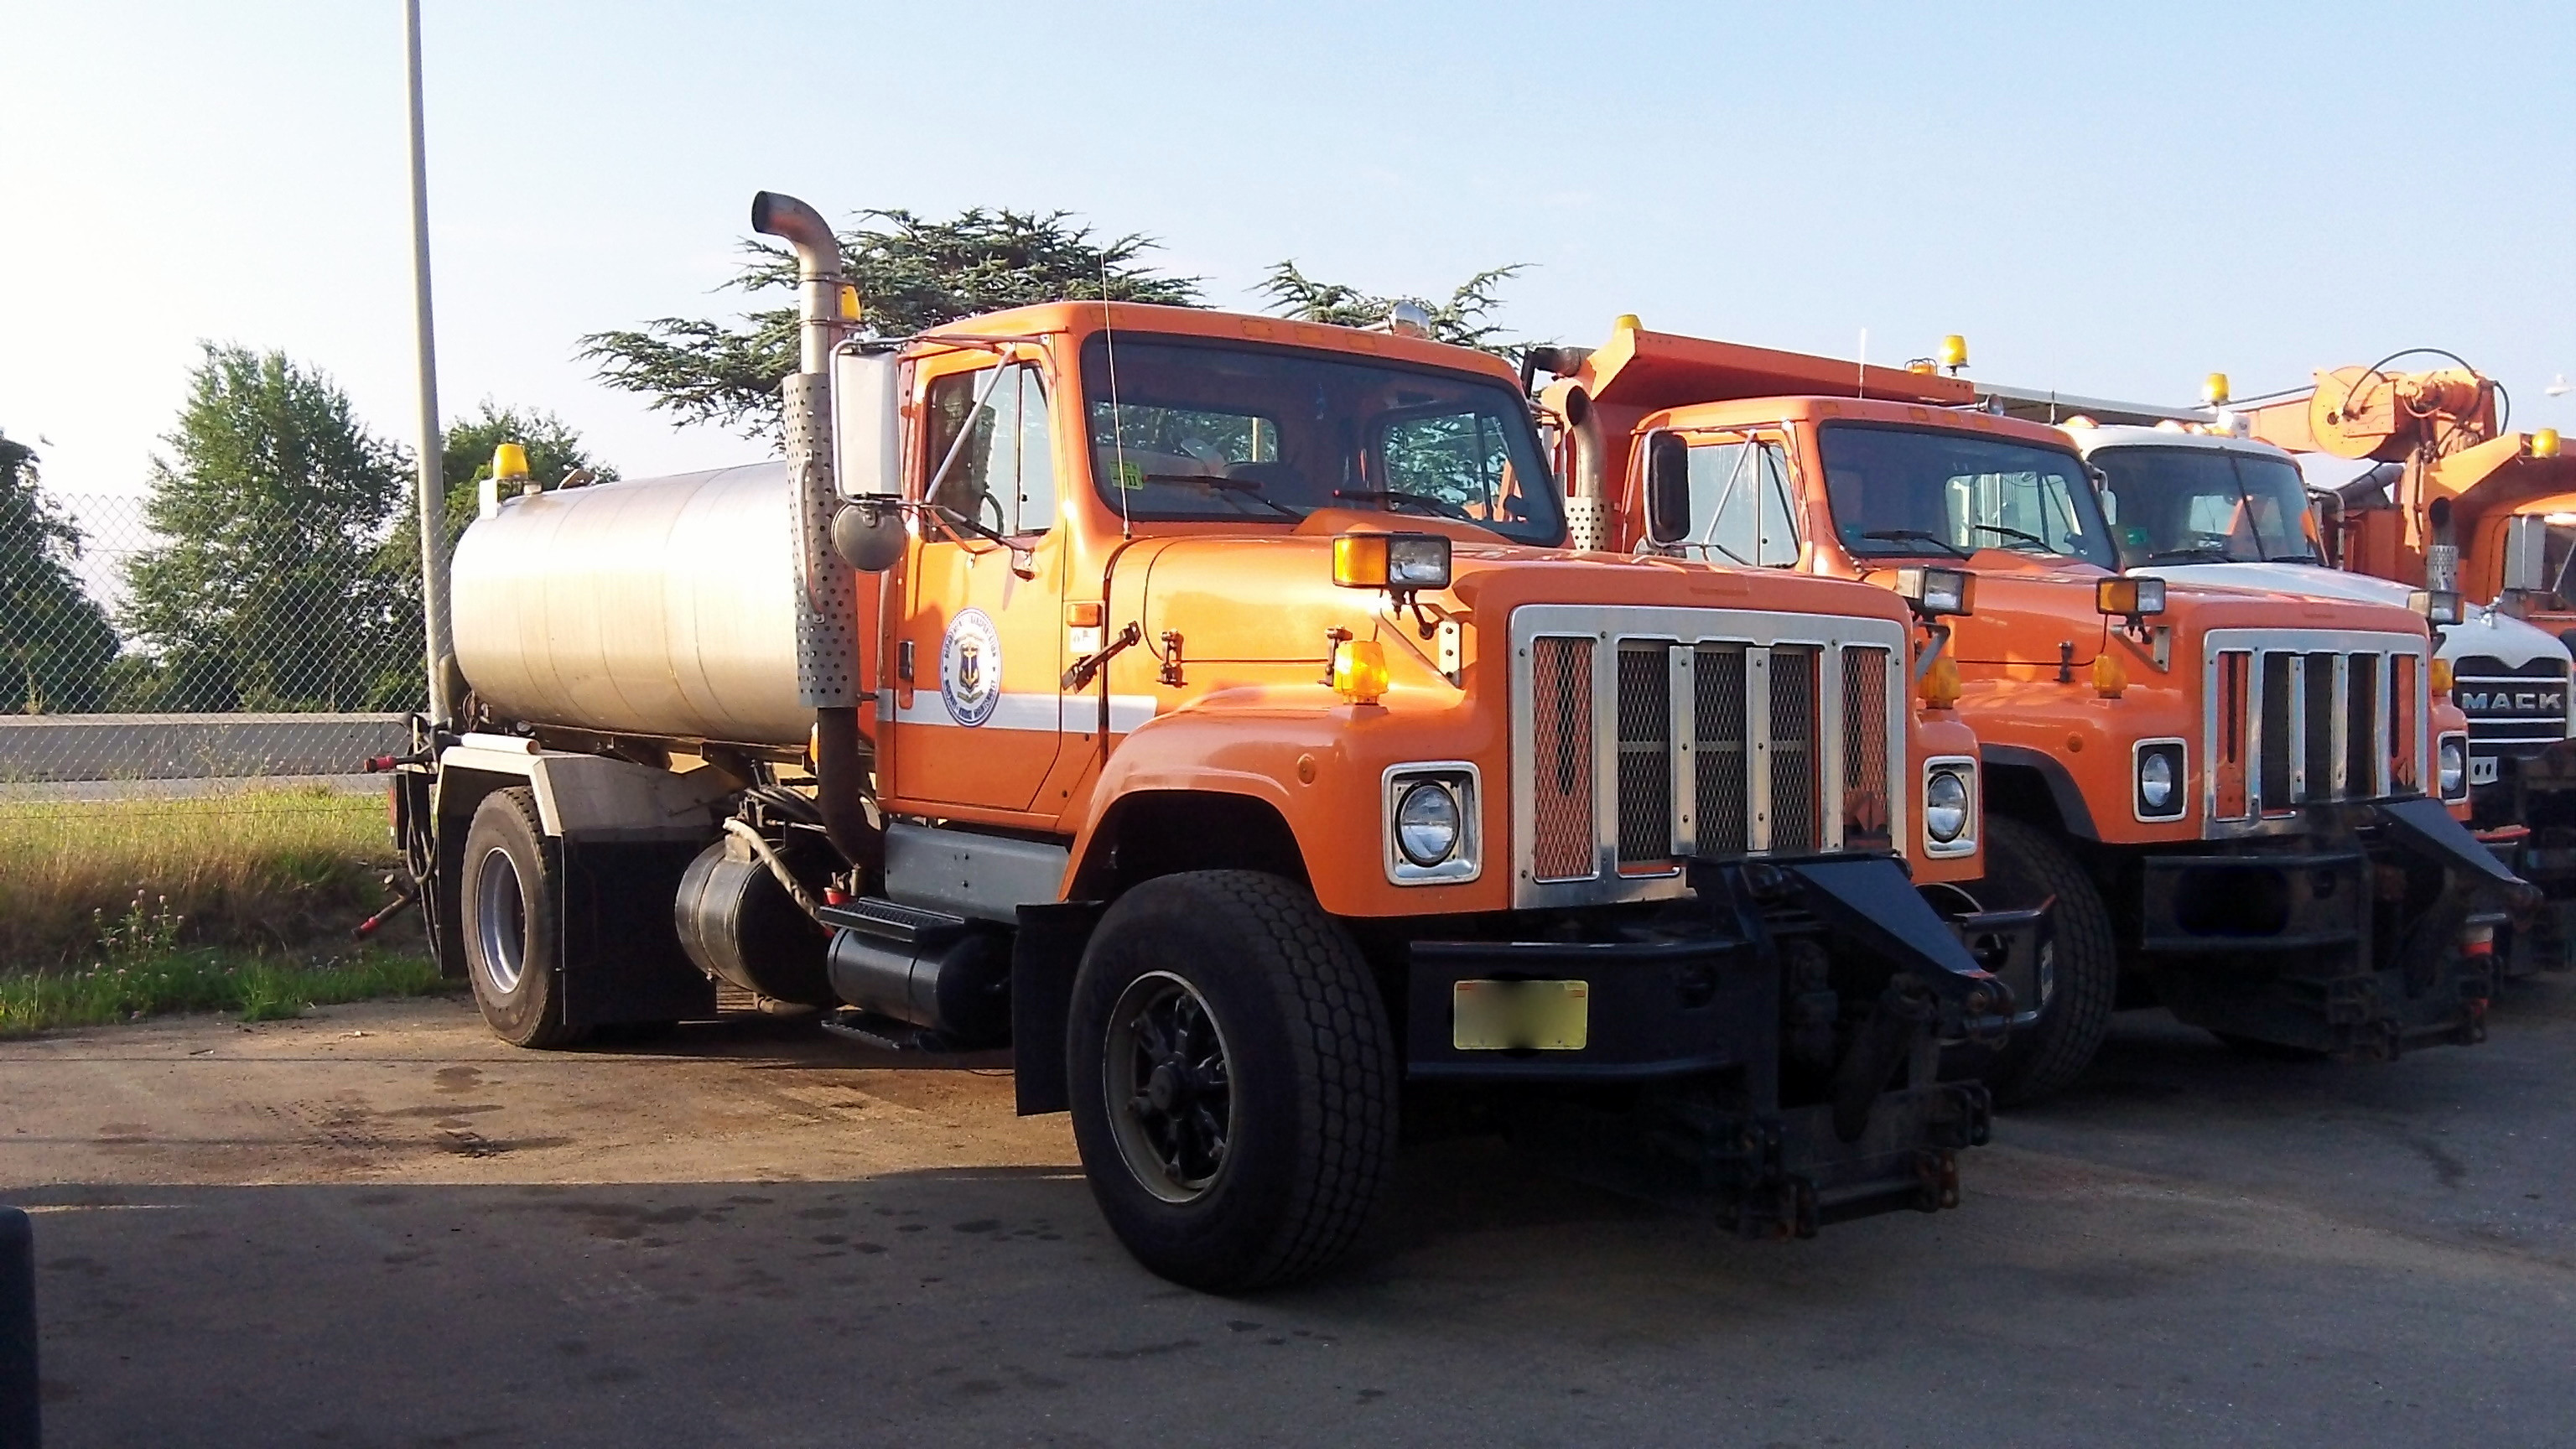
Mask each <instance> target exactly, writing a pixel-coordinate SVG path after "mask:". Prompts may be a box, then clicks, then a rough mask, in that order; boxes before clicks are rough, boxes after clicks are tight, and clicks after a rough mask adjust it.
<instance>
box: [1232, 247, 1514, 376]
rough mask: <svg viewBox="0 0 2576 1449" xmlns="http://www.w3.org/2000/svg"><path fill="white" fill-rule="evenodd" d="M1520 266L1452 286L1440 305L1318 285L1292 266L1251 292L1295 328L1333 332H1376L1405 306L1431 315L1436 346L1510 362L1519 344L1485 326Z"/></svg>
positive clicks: (1277, 269)
mask: <svg viewBox="0 0 2576 1449" xmlns="http://www.w3.org/2000/svg"><path fill="white" fill-rule="evenodd" d="M1528 265H1529V264H1528V263H1526V262H1514V263H1512V264H1511V265H1510V266H1504V267H1489V268H1487V269H1486V270H1484V271H1481V272H1478V273H1477V274H1475V275H1474V276H1472V277H1469V278H1468V279H1467V280H1466V281H1464V282H1461V283H1459V284H1458V286H1457V288H1456V289H1455V290H1453V291H1451V292H1450V294H1449V299H1448V300H1447V301H1445V302H1434V301H1432V300H1430V299H1429V298H1427V297H1412V296H1388V297H1381V296H1378V295H1376V294H1375V293H1371V292H1363V291H1361V290H1359V289H1358V288H1356V287H1350V286H1345V285H1343V284H1342V283H1340V282H1319V281H1316V280H1315V279H1314V278H1312V277H1309V276H1307V275H1306V274H1305V273H1304V272H1302V271H1299V270H1298V268H1297V264H1296V263H1295V262H1294V261H1285V262H1281V263H1279V264H1277V265H1276V266H1273V267H1272V268H1271V269H1270V271H1269V273H1268V274H1267V275H1266V276H1264V277H1263V278H1262V280H1261V285H1260V286H1259V287H1257V288H1255V289H1254V290H1256V291H1258V292H1260V293H1261V294H1262V295H1264V296H1266V297H1268V298H1269V302H1270V310H1271V311H1273V312H1275V313H1277V314H1279V315H1280V316H1283V317H1294V318H1296V319H1297V320H1298V321H1300V322H1322V323H1327V324H1330V325H1332V326H1336V327H1382V326H1384V325H1386V317H1387V313H1388V312H1389V311H1391V310H1393V309H1394V307H1395V305H1396V304H1397V303H1399V302H1411V303H1413V304H1415V305H1416V306H1419V307H1421V308H1422V309H1423V310H1424V311H1426V312H1428V313H1430V314H1431V335H1432V336H1433V337H1434V338H1436V339H1437V340H1439V341H1442V342H1452V343H1456V344H1457V345H1458V346H1460V347H1474V348H1479V349H1481V350H1483V351H1486V352H1493V353H1500V354H1502V355H1504V356H1507V357H1516V356H1518V355H1519V353H1520V350H1521V349H1522V348H1523V347H1525V346H1527V345H1528V344H1527V343H1525V342H1516V341H1508V340H1506V339H1505V338H1504V337H1503V328H1502V324H1501V323H1498V322H1494V321H1491V320H1489V319H1490V317H1491V315H1492V313H1493V311H1494V309H1495V308H1496V307H1499V306H1501V305H1502V297H1501V293H1500V289H1501V287H1502V284H1503V283H1505V282H1508V281H1510V280H1511V279H1512V278H1514V277H1516V276H1519V275H1520V274H1521V273H1522V272H1523V271H1526V270H1527V269H1528Z"/></svg>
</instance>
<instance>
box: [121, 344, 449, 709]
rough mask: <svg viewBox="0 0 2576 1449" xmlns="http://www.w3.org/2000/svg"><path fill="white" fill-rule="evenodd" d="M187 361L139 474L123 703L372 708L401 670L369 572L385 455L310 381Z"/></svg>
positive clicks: (388, 482)
mask: <svg viewBox="0 0 2576 1449" xmlns="http://www.w3.org/2000/svg"><path fill="white" fill-rule="evenodd" d="M204 346H205V360H204V361H203V362H202V363H201V364H200V365H199V366H198V367H197V368H196V369H195V370H194V371H193V372H191V374H190V375H189V387H188V400H187V403H186V405H185V406H184V407H183V408H182V409H181V410H180V414H179V425H178V427H177V429H176V430H175V431H173V432H171V433H170V434H168V435H167V436H166V437H165V438H164V439H163V441H164V442H166V443H167V444H168V445H169V447H170V450H171V456H170V457H169V458H167V459H164V458H161V457H158V456H156V457H155V458H154V459H153V460H152V479H151V481H152V495H151V501H150V503H149V504H148V505H147V507H146V510H145V516H146V517H147V518H148V519H149V520H150V521H151V524H152V528H153V531H154V532H155V533H156V534H158V535H159V536H160V537H161V538H162V539H163V540H164V542H162V543H160V544H159V545H157V546H155V547H153V548H150V549H147V550H145V551H144V552H143V553H141V554H139V555H137V556H136V558H135V560H134V561H133V563H132V564H131V566H130V567H129V568H128V570H127V573H126V581H127V584H128V587H129V591H130V600H129V602H128V604H127V605H126V608H125V610H124V614H123V618H122V623H123V624H124V626H125V629H126V631H127V633H128V634H129V635H130V636H132V637H133V638H134V639H135V640H136V641H137V642H138V645H139V652H140V656H141V657H140V658H139V659H137V660H136V661H135V662H134V666H133V667H132V668H131V669H130V670H129V671H128V674H127V679H126V681H125V686H124V688H125V693H126V694H127V697H128V699H129V700H130V702H131V704H132V705H133V706H134V707H136V708H146V709H177V710H231V709H303V710H317V709H358V708H364V707H367V706H370V705H381V704H382V703H383V702H384V701H383V698H382V691H383V689H384V688H385V687H386V684H387V681H388V679H389V678H390V677H393V671H398V669H399V667H400V666H399V661H401V660H403V659H405V658H407V657H409V656H412V655H417V654H418V652H419V645H418V644H417V642H415V639H414V637H412V636H407V635H406V634H405V633H404V632H403V630H402V627H401V626H402V622H403V608H402V606H403V600H402V596H401V594H400V593H399V591H398V590H396V589H395V588H393V587H392V585H391V583H390V581H389V580H388V579H387V578H386V576H385V574H384V572H383V570H382V569H381V568H380V567H379V566H378V559H379V555H380V554H381V552H382V550H383V546H384V543H385V540H386V538H387V536H388V530H389V529H390V528H391V527H392V526H393V524H394V521H395V520H396V518H397V517H398V516H399V515H400V514H401V512H402V508H403V504H404V502H405V496H406V494H407V492H408V490H407V488H406V487H405V482H406V478H407V472H406V469H405V466H404V459H403V454H402V450H401V449H400V448H398V447H396V446H394V445H392V444H389V443H386V442H384V441H381V440H379V439H377V438H375V437H373V436H371V435H370V434H369V433H368V432H367V430H366V429H365V428H364V427H362V426H361V425H360V424H359V423H358V421H357V419H356V418H355V416H353V415H352V413H351V411H350V408H349V399H348V397H347V395H346V394H344V393H342V392H341V391H340V389H339V388H338V387H337V386H336V385H334V384H333V383H332V381H331V380H330V378H329V377H327V376H326V375H324V374H323V373H321V372H319V371H318V370H314V369H310V368H305V367H300V366H298V365H296V364H295V363H294V362H291V361H289V360H288V358H287V357H286V355H285V354H284V353H281V352H269V353H265V354H258V353H253V352H251V351H250V350H249V349H247V348H243V347H238V346H223V347H218V346H215V345H213V344H211V343H208V344H205V345H204ZM410 667H411V670H412V673H413V674H414V675H417V674H418V672H419V666H418V664H417V663H416V662H415V663H413V664H412V665H411V666H410Z"/></svg>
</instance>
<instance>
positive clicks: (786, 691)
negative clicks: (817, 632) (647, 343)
mask: <svg viewBox="0 0 2576 1449" xmlns="http://www.w3.org/2000/svg"><path fill="white" fill-rule="evenodd" d="M451 577H452V580H453V582H452V583H451V585H450V601H451V608H452V610H453V613H454V616H455V641H456V663H457V667H458V668H459V669H461V670H462V671H463V672H464V675H465V679H466V682H467V683H469V684H471V685H473V687H474V692H475V694H476V696H477V697H479V698H480V699H481V700H482V701H483V702H484V703H485V704H486V705H488V706H490V707H491V709H492V710H493V711H494V712H495V713H496V714H497V715H499V716H501V717H503V718H505V719H510V720H519V721H525V722H528V723H532V724H555V725H569V726H575V727H579V728H585V729H594V730H603V731H612V732H616V733H621V734H642V735H658V736H663V737H667V738H676V739H695V740H722V741H728V742H734V743H742V744H766V745H792V744H802V743H804V741H805V739H806V736H807V732H808V731H809V730H811V729H812V728H813V725H814V711H813V709H811V708H809V707H806V706H803V705H801V704H800V703H799V695H798V690H797V676H796V606H797V598H796V590H797V581H796V531H795V512H794V507H793V501H792V494H791V491H790V487H789V482H788V474H787V465H786V464H784V463H777V462H771V463H757V464H752V465H749V466H746V467H739V468H723V469H718V470H716V471H714V472H708V473H684V474H679V475H676V476H673V477H668V478H638V479H632V480H627V481H622V482H616V483H598V484H593V485H591V486H589V487H584V488H568V489H558V490H556V491H554V492H550V493H531V494H528V495H526V496H523V497H519V498H514V499H508V500H505V501H504V502H503V503H502V504H501V506H500V509H499V511H497V512H496V513H493V514H492V515H490V516H489V517H484V518H478V519H476V520H475V521H474V523H473V524H472V525H471V526H470V527H468V528H467V529H466V530H465V536H464V537H463V538H462V539H461V540H459V541H458V543H457V545H456V553H455V558H454V562H453V564H452V573H451ZM870 592H871V591H865V590H863V591H862V593H863V594H869V593H870Z"/></svg>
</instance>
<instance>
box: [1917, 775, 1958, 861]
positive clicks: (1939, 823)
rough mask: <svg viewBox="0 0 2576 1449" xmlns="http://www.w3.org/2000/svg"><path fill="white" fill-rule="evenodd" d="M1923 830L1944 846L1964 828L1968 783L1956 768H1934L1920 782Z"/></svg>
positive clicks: (1956, 837) (1954, 838)
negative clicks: (1921, 782)
mask: <svg viewBox="0 0 2576 1449" xmlns="http://www.w3.org/2000/svg"><path fill="white" fill-rule="evenodd" d="M1923 829H1924V830H1925V831H1926V832H1927V833H1929V834H1930V835H1931V837H1932V840H1933V843H1935V844H1938V845H1948V844H1949V843H1950V842H1952V841H1954V840H1957V839H1958V838H1959V837H1960V836H1961V835H1964V834H1966V833H1967V830H1968V782H1967V781H1966V780H1964V779H1961V778H1960V777H1959V772H1958V771H1956V770H1935V771H1933V772H1932V777H1931V778H1930V779H1928V780H1926V781H1924V782H1923Z"/></svg>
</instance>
